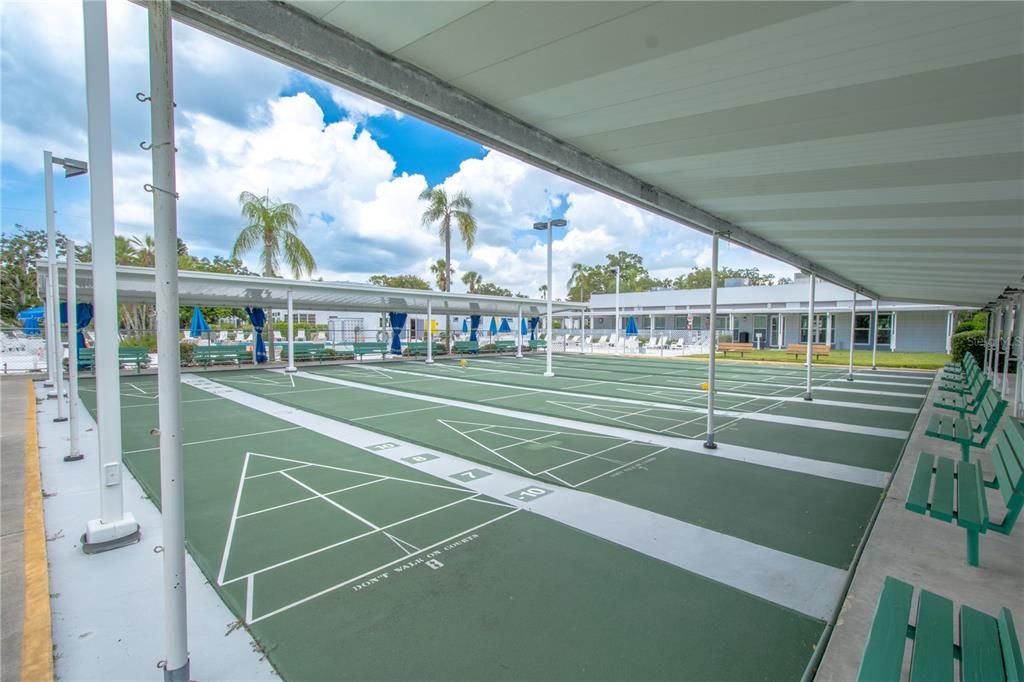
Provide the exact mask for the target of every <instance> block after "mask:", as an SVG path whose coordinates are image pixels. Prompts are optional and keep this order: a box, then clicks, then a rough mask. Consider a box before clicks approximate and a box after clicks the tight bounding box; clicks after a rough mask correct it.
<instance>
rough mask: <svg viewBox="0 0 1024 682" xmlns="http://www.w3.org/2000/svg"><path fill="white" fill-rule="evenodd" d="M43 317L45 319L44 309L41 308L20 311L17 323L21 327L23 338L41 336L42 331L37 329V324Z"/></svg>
mask: <svg viewBox="0 0 1024 682" xmlns="http://www.w3.org/2000/svg"><path fill="white" fill-rule="evenodd" d="M44 317H46V309H45V308H43V306H36V307H35V308H29V309H28V310H22V311H21V312H20V313H18V315H17V318H18V321H19V322H21V323H22V325H23V330H24V332H25V336H39V335H40V334H42V330H40V329H39V323H40V322H42V321H43V318H44Z"/></svg>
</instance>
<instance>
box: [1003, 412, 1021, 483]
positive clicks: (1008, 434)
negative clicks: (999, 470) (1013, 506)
mask: <svg viewBox="0 0 1024 682" xmlns="http://www.w3.org/2000/svg"><path fill="white" fill-rule="evenodd" d="M1003 438H1004V439H1005V441H1006V445H1007V447H1006V448H1005V449H1004V452H1005V453H1006V456H1005V457H1004V458H1003V462H1004V463H1005V464H1006V474H1007V476H1008V477H1009V478H1008V480H1009V481H1010V483H1011V485H1012V487H1014V488H1017V489H1020V488H1021V487H1022V486H1024V426H1022V425H1021V424H1019V423H1017V422H1015V421H1013V420H1012V419H1011V420H1007V423H1006V426H1005V427H1004V428H1003ZM1011 450H1012V452H1011Z"/></svg>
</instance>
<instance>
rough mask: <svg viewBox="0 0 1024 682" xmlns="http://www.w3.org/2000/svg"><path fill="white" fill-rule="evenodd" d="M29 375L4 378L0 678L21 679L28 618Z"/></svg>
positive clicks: (0, 399) (0, 384) (0, 387)
mask: <svg viewBox="0 0 1024 682" xmlns="http://www.w3.org/2000/svg"><path fill="white" fill-rule="evenodd" d="M28 391H29V380H28V379H26V378H25V377H24V376H14V375H6V376H3V377H0V604H2V605H3V610H2V611H0V614H2V615H0V622H2V624H3V626H2V628H0V630H2V642H0V679H3V680H17V679H20V678H21V635H22V625H23V622H24V617H25V565H24V564H25V562H24V559H25V545H24V529H25V526H24V521H25V416H26V412H27V411H28Z"/></svg>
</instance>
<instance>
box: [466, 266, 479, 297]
mask: <svg viewBox="0 0 1024 682" xmlns="http://www.w3.org/2000/svg"><path fill="white" fill-rule="evenodd" d="M483 281H484V278H483V277H481V276H480V273H478V272H474V271H473V270H470V271H469V272H467V273H466V274H464V275H463V276H462V283H463V284H465V285H466V288H467V289H469V293H471V294H472V293H473V292H475V291H476V288H477V287H478V286H480V285H481V284H482V283H483Z"/></svg>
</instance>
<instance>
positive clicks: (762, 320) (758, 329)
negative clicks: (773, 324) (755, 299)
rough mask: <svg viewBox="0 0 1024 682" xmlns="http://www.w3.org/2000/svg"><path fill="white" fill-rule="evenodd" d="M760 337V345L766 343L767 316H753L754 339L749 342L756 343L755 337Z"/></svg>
mask: <svg viewBox="0 0 1024 682" xmlns="http://www.w3.org/2000/svg"><path fill="white" fill-rule="evenodd" d="M758 334H760V335H761V343H762V344H765V343H768V316H767V315H754V338H752V339H751V341H754V342H755V343H756V342H757V335H758Z"/></svg>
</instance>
